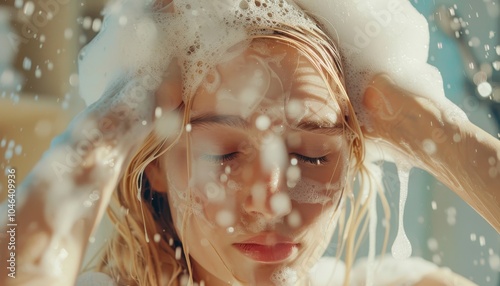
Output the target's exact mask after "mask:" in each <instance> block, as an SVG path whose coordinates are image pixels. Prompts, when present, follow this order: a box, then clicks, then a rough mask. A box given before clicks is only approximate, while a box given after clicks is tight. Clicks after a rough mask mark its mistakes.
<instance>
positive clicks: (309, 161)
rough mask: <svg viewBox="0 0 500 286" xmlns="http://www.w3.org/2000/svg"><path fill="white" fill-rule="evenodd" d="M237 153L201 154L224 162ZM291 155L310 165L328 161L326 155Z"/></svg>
mask: <svg viewBox="0 0 500 286" xmlns="http://www.w3.org/2000/svg"><path fill="white" fill-rule="evenodd" d="M238 155H239V152H232V153H228V154H223V155H208V154H206V155H203V159H204V160H206V161H209V162H211V163H226V162H228V161H231V160H234V159H236V157H237V156H238ZM292 155H294V156H295V158H297V160H299V161H301V162H303V163H307V164H311V165H317V166H320V165H324V164H325V163H328V159H327V158H326V156H321V157H307V156H304V155H300V154H297V153H292Z"/></svg>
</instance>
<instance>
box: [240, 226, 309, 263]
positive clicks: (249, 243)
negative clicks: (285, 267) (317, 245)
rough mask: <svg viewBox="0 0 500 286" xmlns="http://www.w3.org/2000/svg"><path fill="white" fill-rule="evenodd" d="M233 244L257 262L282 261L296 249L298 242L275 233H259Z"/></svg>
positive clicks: (295, 251) (292, 254)
mask: <svg viewBox="0 0 500 286" xmlns="http://www.w3.org/2000/svg"><path fill="white" fill-rule="evenodd" d="M233 246H234V247H235V248H236V249H238V250H239V251H240V252H241V253H243V254H244V255H245V256H247V257H249V258H251V259H252V260H255V261H257V262H264V263H277V262H282V261H284V260H286V259H288V258H290V257H292V256H294V254H295V253H297V251H298V247H299V244H298V243H294V242H293V241H291V240H290V239H288V238H285V237H283V236H280V235H277V234H273V233H271V234H261V235H257V236H254V237H252V238H250V239H248V240H245V241H243V242H240V243H234V244H233Z"/></svg>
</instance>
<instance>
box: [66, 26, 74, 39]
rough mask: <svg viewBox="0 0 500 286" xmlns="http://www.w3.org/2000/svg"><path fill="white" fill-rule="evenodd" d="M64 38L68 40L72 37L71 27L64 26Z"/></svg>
mask: <svg viewBox="0 0 500 286" xmlns="http://www.w3.org/2000/svg"><path fill="white" fill-rule="evenodd" d="M64 38H65V39H66V40H69V39H71V38H73V29H71V28H66V29H65V30H64Z"/></svg>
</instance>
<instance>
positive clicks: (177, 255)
mask: <svg viewBox="0 0 500 286" xmlns="http://www.w3.org/2000/svg"><path fill="white" fill-rule="evenodd" d="M181 256H182V249H181V247H180V246H177V247H176V248H175V259H176V260H181Z"/></svg>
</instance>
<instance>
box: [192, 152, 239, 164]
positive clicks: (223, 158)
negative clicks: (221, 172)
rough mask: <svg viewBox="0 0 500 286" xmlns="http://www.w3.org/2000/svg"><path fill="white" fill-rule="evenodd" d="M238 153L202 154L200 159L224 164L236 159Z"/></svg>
mask: <svg viewBox="0 0 500 286" xmlns="http://www.w3.org/2000/svg"><path fill="white" fill-rule="evenodd" d="M239 153H240V152H232V153H227V154H222V155H213V154H204V155H202V156H201V158H202V159H203V160H205V161H208V162H210V163H226V162H228V161H231V160H234V159H236V157H238V155H239Z"/></svg>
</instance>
